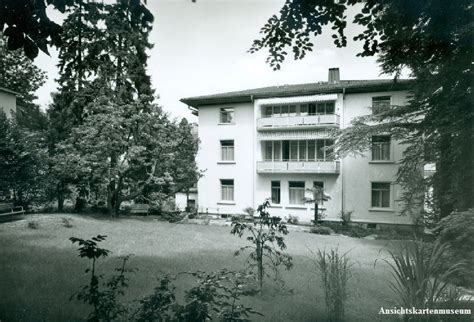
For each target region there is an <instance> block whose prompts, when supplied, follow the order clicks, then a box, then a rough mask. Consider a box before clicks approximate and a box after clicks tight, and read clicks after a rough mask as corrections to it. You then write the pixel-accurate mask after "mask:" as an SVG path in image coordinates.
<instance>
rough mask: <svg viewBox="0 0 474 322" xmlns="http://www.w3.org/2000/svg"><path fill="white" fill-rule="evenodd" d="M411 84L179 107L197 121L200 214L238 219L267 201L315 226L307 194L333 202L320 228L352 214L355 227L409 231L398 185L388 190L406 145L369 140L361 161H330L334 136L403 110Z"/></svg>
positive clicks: (292, 91) (287, 91)
mask: <svg viewBox="0 0 474 322" xmlns="http://www.w3.org/2000/svg"><path fill="white" fill-rule="evenodd" d="M409 85H410V81H409V80H398V81H396V82H395V81H394V80H340V79H339V69H337V68H332V69H330V70H329V79H328V82H319V83H313V84H301V85H285V86H274V87H265V88H258V89H250V90H244V91H237V92H229V93H222V94H215V95H207V96H198V97H191V98H184V99H182V100H181V101H182V102H183V103H185V104H187V105H188V106H189V107H190V108H191V109H192V110H193V111H194V113H195V114H196V115H198V117H199V122H198V124H199V139H200V141H201V143H200V149H199V152H198V156H197V163H198V166H199V168H200V169H201V170H205V172H204V176H203V177H202V178H201V179H200V180H199V182H198V192H199V193H198V207H199V210H200V211H201V212H208V213H218V214H241V213H243V209H244V208H247V207H253V208H256V207H257V206H258V205H259V204H261V203H262V202H263V201H264V200H265V199H267V198H269V199H270V201H271V209H270V212H271V214H272V215H278V216H280V217H282V218H284V217H287V216H288V215H292V216H297V217H299V220H300V221H302V222H309V221H310V220H312V219H313V214H314V204H312V203H306V201H305V198H311V197H312V192H311V188H312V187H315V186H316V187H320V188H323V189H324V193H325V194H326V195H327V196H329V197H330V200H326V201H323V202H322V204H321V205H320V207H321V208H322V211H323V213H324V215H325V220H338V218H339V216H340V213H341V212H342V211H344V212H349V211H352V221H354V222H361V223H372V224H373V223H385V224H411V223H412V219H411V218H410V217H407V216H401V215H400V214H401V209H402V207H403V205H402V204H401V201H399V198H400V196H401V189H400V186H399V185H397V184H396V183H395V176H396V172H397V169H398V166H397V163H398V162H399V161H400V159H401V158H402V153H403V146H401V145H399V144H398V143H397V142H396V141H395V140H393V139H392V138H391V137H390V134H389V133H387V134H384V135H379V136H374V137H373V138H372V142H371V144H372V149H371V151H370V152H367V153H365V154H363V155H362V156H346V157H343V158H342V159H336V158H335V157H334V154H333V153H332V152H333V151H332V144H333V142H334V132H335V131H333V129H344V128H347V127H349V126H351V121H352V120H353V119H354V118H355V117H358V116H362V115H367V114H369V113H372V111H373V108H390V106H391V105H402V104H405V103H406V101H407V95H408V92H407V89H408V86H409Z"/></svg>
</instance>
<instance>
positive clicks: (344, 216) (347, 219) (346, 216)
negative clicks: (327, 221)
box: [339, 210, 354, 226]
mask: <svg viewBox="0 0 474 322" xmlns="http://www.w3.org/2000/svg"><path fill="white" fill-rule="evenodd" d="M353 212H354V211H352V210H351V211H341V212H340V213H339V217H340V218H341V223H342V225H343V226H349V225H350V224H351V222H352V213H353Z"/></svg>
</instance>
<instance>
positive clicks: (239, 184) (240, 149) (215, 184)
mask: <svg viewBox="0 0 474 322" xmlns="http://www.w3.org/2000/svg"><path fill="white" fill-rule="evenodd" d="M223 107H233V108H234V109H235V110H234V123H233V124H220V123H219V122H220V119H219V115H220V108H223ZM255 127H256V126H255V118H254V109H253V105H252V104H251V103H248V104H232V105H219V106H207V107H200V108H199V139H200V140H201V144H200V148H199V151H198V155H197V163H198V167H199V169H200V170H205V173H204V176H203V177H202V178H201V179H200V180H199V182H198V192H199V194H198V206H199V209H200V211H203V212H206V211H208V212H212V213H243V209H244V208H246V207H252V206H253V205H254V193H253V191H254V174H255V166H256V165H255V162H254V160H255V157H254V151H255V149H254V148H253V146H254V142H255V140H256V138H255ZM220 140H234V155H235V162H232V163H221V162H219V160H220V153H221V149H220ZM220 179H234V202H227V201H221V200H220V196H221V190H220V189H221V188H220Z"/></svg>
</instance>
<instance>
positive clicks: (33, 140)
mask: <svg viewBox="0 0 474 322" xmlns="http://www.w3.org/2000/svg"><path fill="white" fill-rule="evenodd" d="M45 154H46V149H45V147H44V142H42V140H41V136H38V135H36V134H35V133H30V132H27V131H25V130H24V129H22V128H20V127H19V126H18V124H16V122H15V120H9V119H7V116H6V115H5V113H3V112H0V168H1V169H2V171H0V182H1V186H0V190H1V191H2V192H6V193H7V194H8V193H10V192H11V193H12V197H13V203H14V204H15V205H21V206H28V205H29V204H31V203H32V202H34V201H38V200H42V199H43V198H44V189H43V187H44V176H45V174H46V168H45V165H44V164H45V162H44V160H45V158H46V155H45Z"/></svg>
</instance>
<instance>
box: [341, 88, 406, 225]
mask: <svg viewBox="0 0 474 322" xmlns="http://www.w3.org/2000/svg"><path fill="white" fill-rule="evenodd" d="M385 95H387V96H388V95H390V96H391V97H392V105H403V104H405V102H406V99H407V92H379V93H363V94H350V95H346V96H345V98H344V110H343V115H342V121H341V122H342V125H341V127H344V128H346V127H348V126H350V122H351V120H352V119H353V118H355V117H357V116H362V115H367V114H370V113H371V110H370V108H369V107H370V106H371V105H372V97H373V96H385ZM391 143H392V144H391V159H392V160H391V162H383V163H375V162H372V161H371V155H370V152H368V153H365V154H364V155H363V156H358V157H354V156H348V157H345V158H343V159H342V160H341V178H340V181H341V184H343V186H344V200H343V203H344V204H343V208H344V210H345V211H353V214H352V219H353V220H354V221H361V222H378V223H398V224H411V223H412V219H411V218H410V217H407V216H401V215H400V211H401V209H402V207H403V205H402V203H401V202H399V201H397V199H399V198H400V197H401V193H402V191H401V188H400V186H399V185H395V184H393V185H391V196H390V205H391V207H390V209H383V210H382V209H372V208H371V182H373V181H385V182H394V181H395V178H396V173H397V169H398V164H397V163H398V162H400V160H401V158H402V154H403V146H401V145H399V144H397V142H395V141H394V140H392V142H391ZM342 181H343V183H342ZM341 208H342V207H341Z"/></svg>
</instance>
